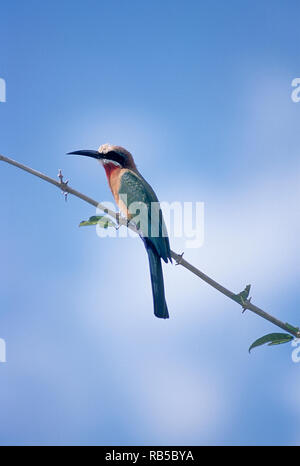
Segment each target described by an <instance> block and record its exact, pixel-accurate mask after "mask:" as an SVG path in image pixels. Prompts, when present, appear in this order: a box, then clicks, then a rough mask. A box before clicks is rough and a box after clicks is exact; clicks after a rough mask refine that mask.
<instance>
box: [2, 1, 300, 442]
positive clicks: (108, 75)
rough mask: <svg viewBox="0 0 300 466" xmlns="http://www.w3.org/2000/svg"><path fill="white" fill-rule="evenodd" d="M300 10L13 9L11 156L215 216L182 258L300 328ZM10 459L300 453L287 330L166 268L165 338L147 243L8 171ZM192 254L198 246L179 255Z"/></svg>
mask: <svg viewBox="0 0 300 466" xmlns="http://www.w3.org/2000/svg"><path fill="white" fill-rule="evenodd" d="M299 13H300V11H299V3H298V2H296V1H291V0H290V1H288V2H283V1H276V0H272V1H271V0H270V1H257V0H255V1H253V0H252V1H251V2H250V1H243V2H240V1H231V0H229V1H227V2H223V1H220V0H219V1H216V2H209V1H187V2H183V1H177V0H172V1H168V0H165V1H164V2H158V1H156V0H154V1H152V2H145V1H142V2H141V1H139V2H138V1H133V0H130V1H127V2H123V1H111V2H103V1H89V0H88V1H84V2H79V1H77V2H71V1H66V0H64V1H59V2H58V1H52V2H47V3H45V2H44V3H43V4H42V3H41V2H38V1H27V2H21V1H11V2H6V3H5V4H3V3H2V5H1V19H2V21H1V30H0V44H1V54H0V77H1V78H3V79H5V81H6V85H7V101H6V103H0V141H1V147H0V153H2V154H4V155H6V156H9V157H12V158H15V159H17V160H19V161H20V162H23V163H25V164H27V165H30V166H32V167H33V168H36V169H38V170H41V171H44V172H45V173H47V174H48V175H50V176H54V177H55V176H56V175H57V171H58V169H59V168H61V169H62V170H63V172H64V174H65V175H66V177H67V178H69V179H70V184H71V186H73V187H74V188H76V189H78V190H81V191H83V192H84V193H86V194H88V195H90V196H91V197H94V198H95V199H97V200H99V201H103V200H106V201H110V200H111V194H110V191H109V189H108V187H107V183H106V178H105V175H104V173H103V170H102V169H101V167H99V166H98V165H97V164H96V163H95V162H94V161H93V160H85V159H80V158H67V157H66V156H65V153H66V152H69V151H71V150H76V149H81V148H90V149H97V148H98V146H99V145H100V144H103V143H106V142H111V143H113V144H120V145H123V146H125V147H126V148H127V149H128V150H130V151H131V152H132V153H133V154H134V156H135V160H136V163H137V165H138V167H139V169H140V171H141V173H142V174H143V175H144V176H145V178H146V179H147V180H148V181H149V182H150V183H151V184H152V186H153V188H154V189H155V190H156V192H157V195H158V196H159V198H160V199H161V200H164V201H170V202H172V201H175V200H177V201H193V202H194V201H202V202H204V203H205V241H204V245H203V246H202V247H201V248H199V249H189V250H186V251H185V256H186V258H187V259H188V260H189V261H190V262H192V263H193V264H195V265H196V266H198V267H200V268H201V269H202V270H203V271H204V272H206V273H208V274H209V275H211V276H212V277H213V278H215V279H216V280H218V281H220V282H221V283H222V284H224V285H225V286H227V287H228V288H230V289H232V290H236V292H238V291H240V290H241V289H243V288H244V286H245V285H246V284H248V283H251V284H252V287H253V289H252V296H253V301H254V302H255V303H256V304H257V305H259V306H261V307H262V308H263V309H265V310H266V311H267V312H270V313H273V314H274V315H276V316H277V317H278V318H280V319H282V320H283V321H287V322H290V323H292V324H295V325H297V324H299V320H300V319H299V318H298V317H297V316H298V314H299V305H300V299H299V293H298V291H299V285H298V283H299V233H300V222H299V202H298V199H299V194H300V193H299V152H300V149H299V147H300V141H299V124H300V103H298V104H297V103H294V102H293V101H292V100H291V92H292V87H291V82H292V80H293V79H294V78H296V77H299V76H300V69H299V47H298V43H299V25H298V17H299ZM0 193H1V245H2V247H1V264H2V267H1V268H0V281H1V293H0V310H1V314H0V337H1V338H4V339H5V341H6V345H7V362H6V363H2V364H0V380H1V383H0V412H1V423H0V444H2V445H14V444H17V445H32V444H34V445H66V444H67V445H129V444H136V445H154V444H156V445H160V444H161V445H166V444H167V445H168V444H169V445H171V444H173V445H176V444H182V445H184V444H195V445H203V444H204V445H216V444H217V445H263V444H267V445H276V444H283V445H295V444H297V445H298V444H299V443H300V397H299V392H300V390H299V387H300V372H299V371H300V365H299V364H295V363H294V362H293V361H292V359H291V354H292V349H293V348H292V347H291V345H290V344H287V345H283V346H281V347H274V348H268V347H266V348H260V349H257V350H256V351H255V350H254V351H253V353H252V354H251V355H249V354H248V351H247V350H248V347H249V345H250V344H251V343H252V341H253V340H255V339H256V338H258V337H260V336H262V335H264V334H265V333H269V332H272V331H277V330H276V327H273V326H272V325H271V324H269V323H267V322H265V321H263V320H262V319H260V318H258V317H256V316H254V315H251V314H250V313H248V312H246V313H245V314H243V315H242V314H241V312H240V309H239V308H238V306H236V305H235V303H232V302H231V301H229V300H227V299H226V298H225V297H224V296H222V295H219V294H218V293H217V292H216V291H215V290H213V289H210V287H209V286H208V285H206V284H205V283H202V282H201V281H200V280H199V279H198V278H197V277H195V276H193V275H191V274H190V273H189V272H188V271H186V270H184V269H182V268H180V267H175V266H171V265H168V266H165V267H164V275H165V287H166V295H167V301H168V306H169V311H170V316H171V318H170V319H169V320H168V321H162V320H160V319H155V318H154V316H153V313H152V298H151V289H150V280H149V276H148V275H149V271H148V264H147V257H146V254H145V251H144V249H143V245H142V242H141V241H140V240H139V239H131V238H127V239H118V240H116V239H109V238H102V239H100V238H98V237H97V235H96V233H95V230H94V229H93V228H91V229H79V228H78V224H79V222H80V221H81V220H83V219H86V218H88V217H89V216H90V215H93V214H94V213H95V211H94V209H93V208H92V207H91V206H89V205H88V204H85V203H83V202H82V201H80V200H79V199H76V198H71V197H70V198H69V200H68V202H67V203H65V202H64V200H63V196H62V195H61V193H60V192H59V191H58V190H56V189H55V188H54V187H52V186H50V185H48V184H46V183H44V182H42V181H40V180H38V179H34V178H33V177H31V176H30V175H28V174H25V173H23V172H21V171H18V170H17V169H15V168H13V167H10V166H6V165H5V164H1V165H0ZM170 240H171V246H172V249H174V250H175V251H177V252H181V251H182V250H184V244H185V239H184V238H182V239H180V238H172V236H171V238H170Z"/></svg>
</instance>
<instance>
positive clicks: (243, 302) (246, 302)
mask: <svg viewBox="0 0 300 466" xmlns="http://www.w3.org/2000/svg"><path fill="white" fill-rule="evenodd" d="M1 160H2V161H3V162H7V163H9V164H10V165H14V166H15V167H17V168H20V169H21V170H24V171H26V172H28V173H30V174H31V175H34V176H37V177H39V178H41V179H42V180H44V181H47V182H48V183H51V184H53V185H54V186H56V187H57V188H59V189H61V190H62V191H63V193H65V194H66V193H68V194H73V196H76V197H79V198H80V199H82V200H83V201H85V202H87V203H88V204H91V205H92V206H94V207H97V208H98V209H100V210H102V211H103V212H105V213H106V214H108V215H110V216H111V217H112V218H114V219H115V220H116V221H117V222H118V223H119V224H120V225H126V226H127V227H128V228H130V229H131V230H133V231H135V232H137V230H136V228H135V227H134V225H132V224H130V223H129V224H128V223H127V221H126V220H125V219H122V218H120V217H119V215H118V214H117V213H116V212H114V211H113V210H111V209H108V208H107V207H106V206H104V205H103V204H101V203H99V202H97V201H95V200H94V199H92V198H91V197H88V196H86V195H85V194H83V193H81V192H79V191H76V190H75V189H73V188H71V187H70V186H69V185H68V182H67V181H66V182H64V181H63V177H62V174H61V171H60V172H59V175H58V177H59V179H60V181H56V180H55V179H53V178H51V177H49V176H47V175H44V174H43V173H41V172H38V171H36V170H34V169H32V168H30V167H27V166H26V165H23V164H21V163H19V162H16V161H15V160H12V159H10V158H8V157H5V156H4V155H1V154H0V161H1ZM171 256H172V258H173V259H174V260H175V261H176V263H177V264H178V265H181V266H182V267H184V268H186V269H187V270H189V271H190V272H192V273H193V274H194V275H197V277H199V278H201V279H202V280H204V281H205V282H206V283H208V284H209V285H210V286H212V287H213V288H215V289H216V290H218V291H219V292H220V293H222V294H224V295H225V296H227V297H228V298H230V299H232V300H233V301H234V302H235V303H238V304H239V305H240V306H242V308H243V310H246V309H248V310H249V311H252V312H254V313H255V314H257V315H259V316H260V317H262V318H263V319H266V320H268V321H269V322H272V324H274V325H276V326H277V327H280V328H282V329H283V330H285V331H286V332H288V333H290V334H291V335H293V336H295V337H296V338H300V330H299V329H298V328H297V327H294V326H292V325H290V324H288V323H284V322H282V321H281V320H279V319H277V318H276V317H273V316H272V315H270V314H268V313H267V312H265V311H263V310H262V309H260V308H259V307H257V306H255V305H254V304H253V303H252V302H251V298H250V299H247V298H243V296H241V295H242V293H239V294H236V293H233V292H232V291H230V290H228V289H227V288H225V287H224V286H222V285H220V284H219V283H218V282H216V281H215V280H213V279H212V278H210V277H208V276H207V275H206V274H205V273H203V272H201V270H199V269H197V268H196V267H194V266H193V265H192V264H190V263H189V262H187V261H186V260H185V259H183V257H182V256H183V254H177V253H176V252H174V251H171ZM247 297H248V296H247Z"/></svg>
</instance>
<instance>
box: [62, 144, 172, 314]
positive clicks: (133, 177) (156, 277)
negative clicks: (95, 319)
mask: <svg viewBox="0 0 300 466" xmlns="http://www.w3.org/2000/svg"><path fill="white" fill-rule="evenodd" d="M69 154H75V155H84V156H88V157H93V158H94V159H97V160H99V161H100V163H101V164H102V165H103V167H104V169H105V172H106V175H107V179H108V184H109V186H110V189H111V191H112V194H113V196H114V199H115V201H116V203H117V205H118V206H119V208H120V210H121V212H122V213H123V215H125V217H126V218H127V219H128V220H130V221H132V222H133V223H135V224H136V226H137V227H138V229H139V234H140V237H141V238H142V240H143V242H144V245H145V248H146V251H147V253H148V258H149V266H150V276H151V284H152V294H153V304H154V314H155V315H156V317H161V318H163V319H167V318H168V317H169V313H168V308H167V304H166V300H165V291H164V280H163V273H162V265H161V259H163V260H164V261H165V262H168V260H170V262H172V259H171V250H170V243H169V238H168V234H167V230H166V227H165V223H164V220H163V216H162V212H161V210H160V207H159V202H158V199H157V196H156V194H155V192H154V191H153V189H152V188H151V186H150V185H149V184H148V183H147V181H146V180H145V179H144V178H143V177H142V175H141V174H140V173H139V171H138V170H137V168H136V165H135V163H134V160H133V157H132V155H131V154H130V152H128V151H127V150H126V149H124V148H123V147H121V146H113V145H110V144H103V145H102V146H100V147H99V149H98V151H95V150H78V151H75V152H69ZM133 203H134V204H133ZM131 205H135V206H139V205H140V206H141V209H140V211H139V213H140V214H141V215H139V216H133V214H132V210H131V209H130V206H131ZM145 206H146V207H147V209H144V208H142V207H145ZM134 217H139V222H138V221H136V222H135V218H134Z"/></svg>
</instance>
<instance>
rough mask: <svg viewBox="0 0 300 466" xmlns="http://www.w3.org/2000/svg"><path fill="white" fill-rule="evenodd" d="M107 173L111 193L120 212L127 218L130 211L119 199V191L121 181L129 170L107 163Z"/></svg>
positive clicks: (105, 166) (105, 165) (105, 167)
mask: <svg viewBox="0 0 300 466" xmlns="http://www.w3.org/2000/svg"><path fill="white" fill-rule="evenodd" d="M104 169H105V173H106V176H107V180H108V184H109V187H110V189H111V192H112V194H113V196H114V198H115V201H116V203H117V205H118V206H119V208H120V210H121V211H122V212H123V214H124V215H126V217H127V216H128V210H127V207H126V206H125V204H124V203H123V202H122V201H121V200H120V199H119V190H120V184H121V179H122V176H123V174H124V172H126V171H127V170H126V169H124V168H121V167H120V166H117V165H115V164H114V163H105V164H104Z"/></svg>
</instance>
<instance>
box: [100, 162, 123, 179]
mask: <svg viewBox="0 0 300 466" xmlns="http://www.w3.org/2000/svg"><path fill="white" fill-rule="evenodd" d="M104 170H105V173H106V176H107V179H108V181H109V180H110V177H111V175H112V174H113V172H114V171H115V170H120V167H119V166H118V165H115V164H114V163H105V164H104Z"/></svg>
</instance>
